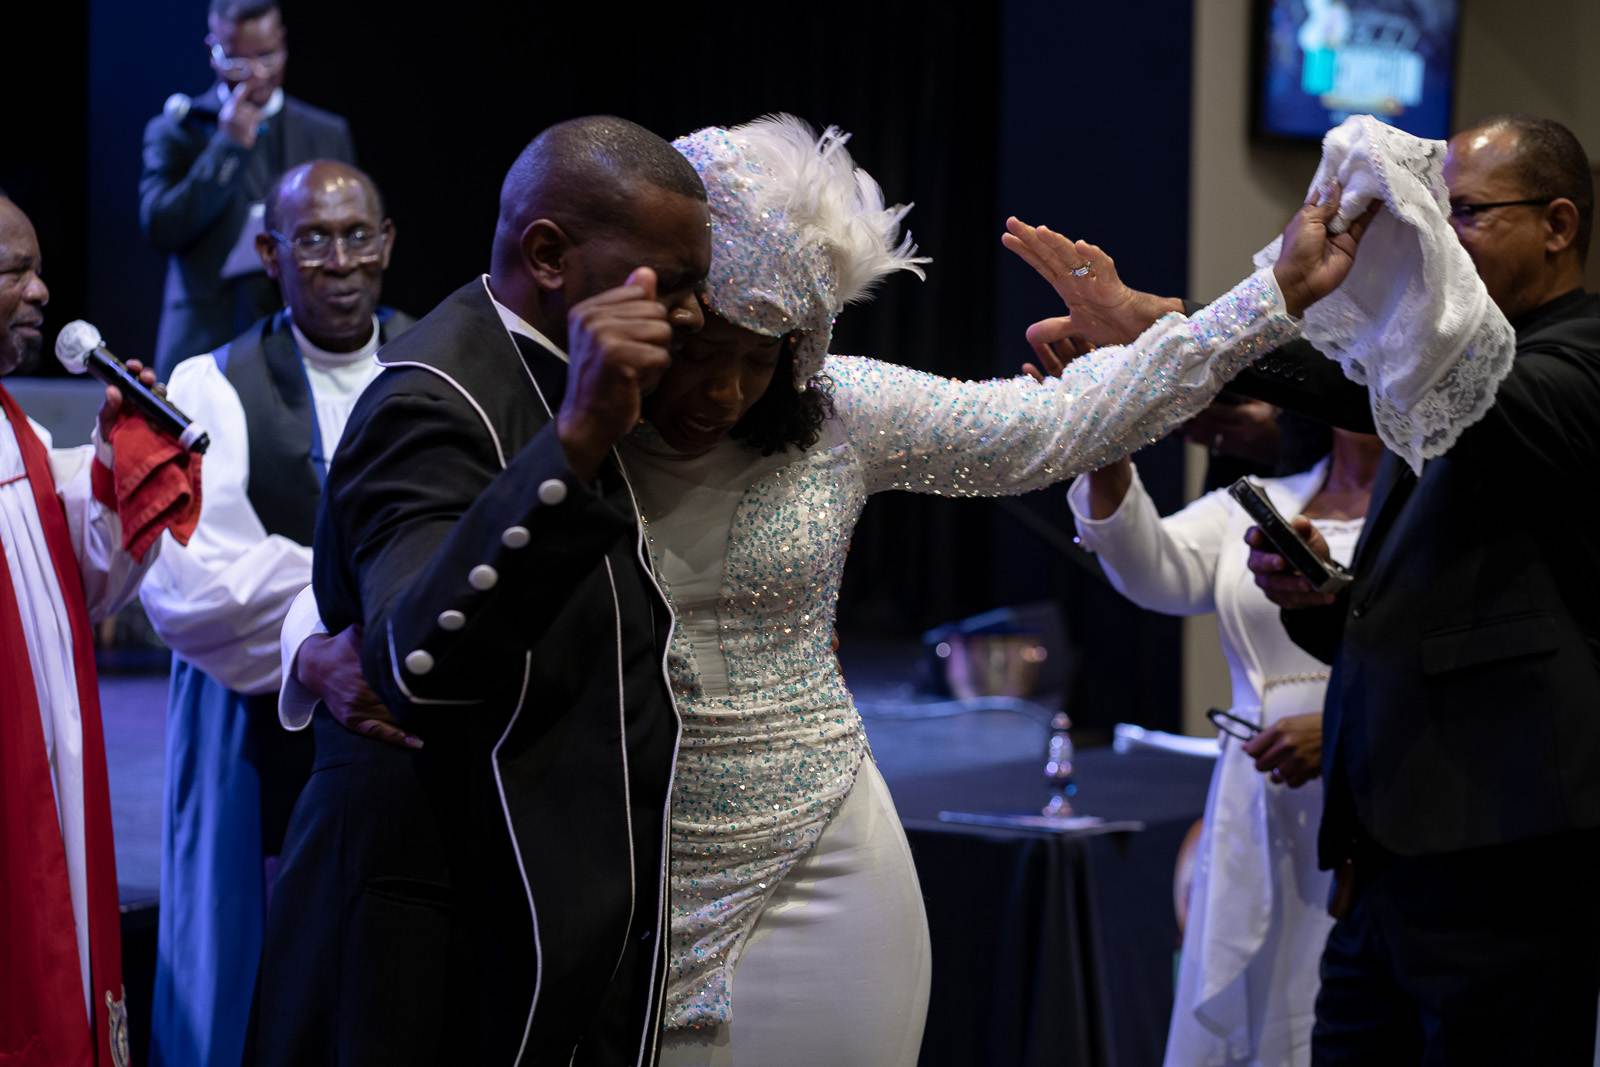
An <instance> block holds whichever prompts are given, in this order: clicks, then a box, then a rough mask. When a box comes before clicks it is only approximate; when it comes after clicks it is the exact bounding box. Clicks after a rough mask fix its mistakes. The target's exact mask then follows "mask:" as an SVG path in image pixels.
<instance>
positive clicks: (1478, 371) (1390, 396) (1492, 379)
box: [1255, 115, 1516, 473]
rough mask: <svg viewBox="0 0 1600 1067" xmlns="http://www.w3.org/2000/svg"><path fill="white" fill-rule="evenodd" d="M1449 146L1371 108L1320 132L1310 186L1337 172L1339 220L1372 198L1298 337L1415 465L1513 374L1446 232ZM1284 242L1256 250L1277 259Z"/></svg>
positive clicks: (1497, 327)
mask: <svg viewBox="0 0 1600 1067" xmlns="http://www.w3.org/2000/svg"><path fill="white" fill-rule="evenodd" d="M1444 153H1445V143H1444V142H1443V141H1427V140H1423V139H1422V138H1419V137H1413V136H1412V135H1410V134H1408V133H1404V132H1402V131H1400V130H1397V129H1395V128H1394V127H1392V126H1386V125H1384V124H1383V123H1381V122H1379V121H1378V120H1377V119H1374V118H1372V117H1371V116H1368V115H1357V116H1354V117H1352V118H1349V119H1346V120H1345V121H1344V122H1343V123H1341V124H1340V125H1339V126H1337V127H1335V128H1334V129H1332V130H1330V131H1329V132H1328V135H1327V136H1326V137H1324V138H1323V140H1322V164H1321V166H1319V167H1318V168H1317V174H1316V177H1315V178H1313V179H1312V181H1311V188H1312V189H1313V190H1316V189H1320V188H1322V187H1323V185H1324V184H1325V183H1327V182H1330V181H1333V180H1337V181H1338V182H1339V186H1340V188H1341V189H1342V190H1343V192H1342V194H1341V196H1340V199H1339V214H1338V218H1337V220H1336V222H1335V225H1336V226H1339V227H1342V226H1345V225H1348V224H1349V222H1350V220H1352V219H1354V218H1356V217H1357V216H1358V215H1360V214H1361V213H1362V212H1363V211H1365V210H1366V208H1367V206H1368V205H1369V204H1371V203H1372V201H1373V200H1374V199H1378V200H1382V201H1383V202H1384V204H1385V205H1386V207H1387V210H1384V211H1380V212H1379V213H1378V216H1377V217H1376V218H1374V219H1373V220H1372V224H1371V225H1370V226H1369V227H1368V228H1367V232H1366V235H1365V236H1364V237H1363V238H1362V240H1361V248H1360V250H1359V252H1358V253H1357V255H1356V261H1355V265H1354V267H1353V268H1352V269H1351V271H1350V276H1349V277H1348V278H1346V279H1345V281H1344V284H1343V285H1341V286H1339V288H1338V289H1336V290H1334V292H1333V293H1331V294H1330V295H1328V296H1326V297H1324V298H1323V299H1321V300H1319V301H1317V302H1316V303H1315V304H1313V305H1311V307H1309V308H1308V309H1306V315H1305V323H1304V329H1303V332H1304V335H1305V338H1306V340H1308V341H1310V342H1311V343H1312V344H1313V345H1315V346H1316V347H1317V349H1318V350H1319V351H1321V352H1322V353H1323V354H1325V355H1327V356H1328V357H1329V358H1331V359H1334V360H1337V361H1338V362H1339V365H1340V366H1342V367H1343V368H1344V372H1345V374H1346V375H1347V376H1348V377H1349V378H1350V379H1351V380H1352V381H1356V382H1360V383H1361V384H1362V385H1365V386H1366V387H1367V393H1368V396H1369V397H1370V398H1371V402H1372V417H1373V421H1374V422H1375V423H1376V424H1377V427H1378V435H1379V436H1380V437H1382V438H1383V443H1384V444H1385V445H1387V446H1388V447H1389V448H1390V449H1391V450H1392V451H1394V452H1395V453H1397V454H1398V455H1399V456H1400V457H1401V458H1403V459H1404V460H1405V461H1406V463H1408V464H1409V465H1410V466H1411V469H1412V470H1413V471H1416V472H1418V473H1421V470H1422V464H1423V461H1424V460H1429V459H1433V458H1434V457H1436V456H1441V455H1443V454H1444V453H1445V452H1447V451H1449V449H1450V446H1451V445H1453V444H1455V442H1456V439H1457V438H1459V437H1460V436H1461V433H1462V431H1463V430H1465V429H1466V428H1467V427H1469V426H1471V425H1472V424H1473V423H1475V422H1477V421H1478V420H1479V419H1481V418H1482V417H1483V415H1484V413H1485V412H1486V411H1488V410H1489V408H1490V406H1491V405H1492V404H1493V403H1494V397H1495V391H1496V390H1497V389H1498V388H1499V387H1500V382H1501V380H1502V379H1504V378H1505V376H1506V374H1507V373H1508V372H1509V371H1510V370H1511V361H1512V357H1513V355H1514V353H1515V348H1516V335H1515V334H1514V333H1513V331H1512V329H1511V324H1510V323H1509V322H1507V321H1506V317H1505V316H1504V315H1503V314H1501V312H1500V309H1499V308H1498V307H1496V306H1495V304H1494V301H1492V300H1490V299H1489V293H1488V290H1487V289H1485V288H1484V285H1483V281H1482V279H1480V278H1479V277H1478V272H1477V270H1476V269H1475V268H1474V267H1473V265H1472V260H1471V259H1470V258H1468V256H1467V253H1466V250H1465V249H1464V248H1462V247H1461V243H1460V242H1459V241H1457V240H1456V236H1455V233H1454V232H1453V231H1452V230H1451V228H1450V218H1449V212H1450V202H1449V194H1448V192H1447V191H1446V189H1445V184H1444V176H1443V173H1442V167H1443V164H1444ZM1282 240H1283V239H1282V238H1281V237H1279V238H1278V239H1277V240H1274V241H1273V242H1272V243H1271V244H1270V245H1268V246H1267V247H1266V248H1263V249H1262V250H1261V251H1260V252H1257V253H1256V256H1255V262H1256V265H1257V266H1258V267H1262V266H1269V265H1271V264H1272V263H1274V262H1275V261H1276V260H1277V258H1278V248H1279V246H1280V244H1281V243H1282Z"/></svg>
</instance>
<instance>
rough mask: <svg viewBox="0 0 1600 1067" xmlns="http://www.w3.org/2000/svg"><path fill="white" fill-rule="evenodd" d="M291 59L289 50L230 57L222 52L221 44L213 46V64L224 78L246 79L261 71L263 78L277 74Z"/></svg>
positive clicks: (283, 49) (282, 49) (281, 49)
mask: <svg viewBox="0 0 1600 1067" xmlns="http://www.w3.org/2000/svg"><path fill="white" fill-rule="evenodd" d="M288 58H289V50H288V49H287V48H279V49H277V50H276V51H273V52H268V53H266V54H265V55H259V56H230V55H229V54H228V53H227V52H224V51H223V50H222V45H221V44H214V45H212V46H211V62H212V64H213V65H214V66H215V67H216V68H217V73H219V74H221V75H223V76H224V77H232V78H239V79H244V78H248V77H250V75H251V74H253V73H255V72H257V71H260V73H261V76H262V77H266V76H267V75H269V74H274V73H276V72H277V70H278V68H279V67H282V66H283V64H284V62H285V61H286V60H287V59H288Z"/></svg>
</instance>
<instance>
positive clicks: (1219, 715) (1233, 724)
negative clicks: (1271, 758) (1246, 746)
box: [1206, 708, 1261, 741]
mask: <svg viewBox="0 0 1600 1067" xmlns="http://www.w3.org/2000/svg"><path fill="white" fill-rule="evenodd" d="M1206 718H1208V719H1210V720H1211V725H1212V726H1215V727H1216V728H1217V729H1218V730H1220V731H1222V732H1223V733H1225V734H1227V735H1228V736H1229V737H1234V738H1237V739H1239V740H1240V741H1252V740H1254V739H1255V736H1256V734H1259V733H1260V732H1261V726H1260V724H1259V723H1253V722H1251V721H1250V720H1249V719H1241V718H1240V717H1239V716H1237V715H1235V714H1234V713H1233V712H1231V711H1224V710H1222V709H1221V708H1212V709H1211V710H1210V711H1208V712H1206Z"/></svg>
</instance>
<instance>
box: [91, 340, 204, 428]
mask: <svg viewBox="0 0 1600 1067" xmlns="http://www.w3.org/2000/svg"><path fill="white" fill-rule="evenodd" d="M84 369H85V370H87V371H88V372H89V373H90V374H93V375H94V376H95V377H96V378H99V379H100V380H101V381H102V382H104V383H105V384H107V385H114V386H116V387H117V388H118V389H120V390H121V391H122V402H123V403H124V404H127V405H131V406H132V407H134V408H137V409H138V411H139V413H140V414H142V415H144V416H145V418H147V419H149V420H150V421H151V422H152V423H154V424H155V427H156V428H157V429H158V430H160V431H161V432H162V433H164V434H166V435H167V436H168V437H175V438H177V439H178V440H179V441H183V438H184V435H185V433H186V432H187V431H188V430H189V427H190V425H191V424H192V423H193V421H194V420H193V419H191V418H189V416H187V415H185V414H184V413H183V412H182V411H180V410H179V409H178V405H176V404H174V403H173V402H172V401H170V400H168V399H167V398H166V397H164V396H161V395H160V394H159V393H157V392H155V390H153V389H151V388H150V387H149V386H148V385H146V384H144V383H143V382H141V381H140V380H139V379H138V378H137V377H136V376H135V375H134V374H133V372H132V371H130V370H128V368H127V366H126V365H125V364H124V363H123V362H122V361H121V360H120V359H118V358H117V357H116V356H114V355H112V354H111V352H110V351H109V350H108V349H107V348H106V347H105V346H104V345H99V346H97V347H95V348H92V349H90V350H89V354H88V355H87V356H85V357H84ZM210 444H211V439H210V438H209V437H207V436H206V435H205V434H203V433H202V434H201V435H200V436H199V437H197V438H195V440H193V441H192V442H187V445H188V448H189V450H190V451H192V452H204V451H205V450H206V448H207V447H209V446H210Z"/></svg>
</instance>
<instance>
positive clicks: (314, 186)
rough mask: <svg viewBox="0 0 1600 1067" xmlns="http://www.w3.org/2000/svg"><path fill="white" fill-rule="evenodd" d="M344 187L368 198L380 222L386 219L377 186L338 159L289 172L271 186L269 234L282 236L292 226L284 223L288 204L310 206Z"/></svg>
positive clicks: (266, 216)
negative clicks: (359, 191) (285, 205)
mask: <svg viewBox="0 0 1600 1067" xmlns="http://www.w3.org/2000/svg"><path fill="white" fill-rule="evenodd" d="M342 185H349V186H353V187H357V188H359V189H360V190H361V191H362V193H363V194H364V195H365V196H366V197H367V203H368V205H369V206H370V207H371V209H372V213H373V214H374V215H376V216H377V217H378V218H380V219H381V218H383V194H381V193H379V192H378V185H377V183H376V182H374V181H373V180H372V179H371V178H370V177H369V176H368V175H367V173H366V172H365V171H363V170H362V169H361V168H360V167H354V166H351V165H350V164H349V163H341V162H339V161H338V160H336V159H313V160H312V161H311V162H309V163H302V164H300V165H299V166H298V167H291V168H289V169H288V170H286V171H284V172H283V175H282V176H281V177H279V178H278V180H277V181H275V182H273V183H272V188H271V189H269V190H267V195H266V199H265V201H264V202H263V210H264V217H263V219H262V222H263V223H264V224H265V225H266V228H267V230H268V231H272V230H277V231H279V232H283V229H284V226H285V225H289V223H287V222H286V221H285V212H284V203H285V201H286V200H290V201H293V203H294V206H296V207H298V206H300V205H302V204H305V203H308V202H310V201H311V200H312V199H314V198H315V197H316V196H317V195H318V194H319V193H322V192H325V191H331V190H333V189H336V188H338V187H339V186H342Z"/></svg>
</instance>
